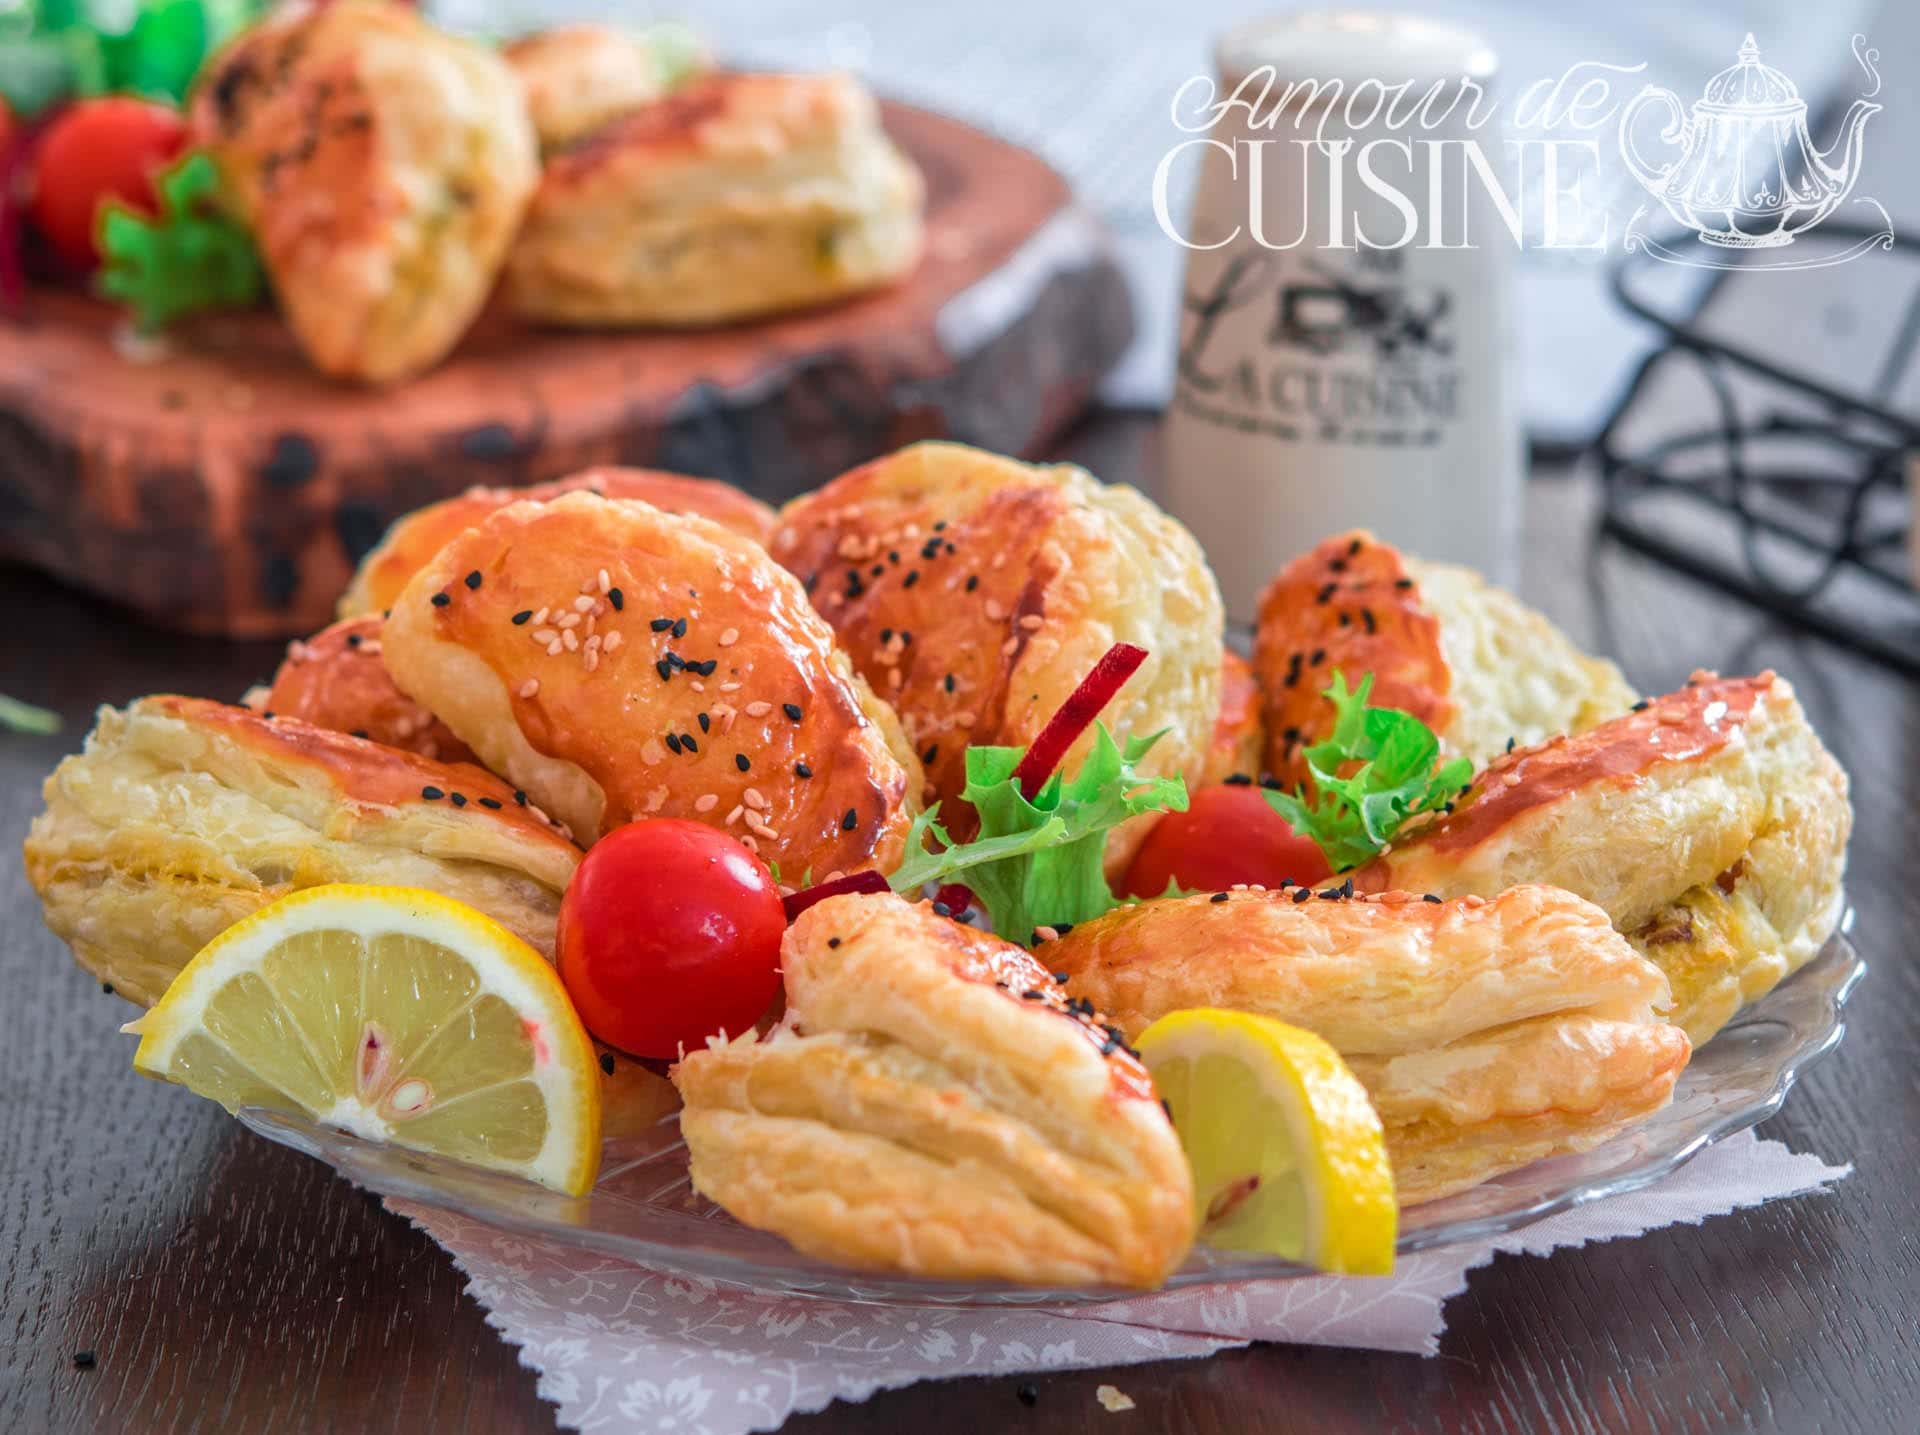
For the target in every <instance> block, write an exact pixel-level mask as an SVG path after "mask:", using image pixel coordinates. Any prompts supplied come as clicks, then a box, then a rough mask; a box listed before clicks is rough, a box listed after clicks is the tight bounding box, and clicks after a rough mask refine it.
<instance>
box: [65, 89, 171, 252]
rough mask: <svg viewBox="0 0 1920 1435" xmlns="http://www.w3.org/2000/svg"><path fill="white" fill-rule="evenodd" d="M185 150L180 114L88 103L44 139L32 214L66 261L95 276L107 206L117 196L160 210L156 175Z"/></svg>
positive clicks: (131, 102) (132, 104) (121, 99)
mask: <svg viewBox="0 0 1920 1435" xmlns="http://www.w3.org/2000/svg"><path fill="white" fill-rule="evenodd" d="M186 147H187V124H186V121H185V120H183V119H182V118H181V117H180V112H179V111H178V110H173V109H169V108H168V107H167V106H165V105H157V104H154V103H152V102H151V101H149V100H139V99H134V98H133V97H132V96H130V95H108V96H105V97H103V98H101V99H95V100H82V101H80V102H79V103H78V104H76V105H74V106H72V107H71V108H70V109H68V110H66V111H65V112H64V113H62V114H61V115H60V116H59V118H57V119H55V120H54V121H53V123H52V124H51V125H49V126H48V128H47V132H46V133H45V134H44V135H42V136H41V137H40V142H39V144H38V145H37V146H36V148H35V153H34V159H33V173H32V176H31V178H30V179H29V180H28V184H29V187H30V189H31V197H30V198H29V200H28V204H27V217H28V218H29V219H30V220H31V221H32V223H33V226H34V228H36V229H38V230H39V231H40V233H41V235H42V236H43V237H44V238H45V239H46V241H47V243H48V245H49V246H51V247H52V249H53V252H54V253H55V254H56V255H58V256H59V257H60V259H61V260H62V261H63V262H64V263H66V264H68V265H70V266H72V267H73V268H75V269H77V270H80V271H82V272H91V271H92V270H93V269H94V267H95V266H96V265H98V264H99V262H100V253H99V250H98V249H96V248H95V246H94V234H95V225H96V224H97V223H98V221H99V213H100V205H101V202H102V201H103V200H105V199H106V198H108V197H109V196H112V197H114V198H117V199H120V200H123V201H125V202H126V203H127V204H128V205H130V206H131V207H132V208H134V209H137V210H139V211H141V212H142V213H144V214H153V213H155V212H156V210H157V209H158V206H159V197H158V196H157V195H156V194H155V193H154V187H153V183H154V177H155V176H156V175H157V174H158V173H159V171H161V170H162V169H165V168H166V167H167V165H168V164H170V163H171V162H172V161H173V160H174V158H175V157H176V156H177V155H179V153H180V152H181V151H182V150H183V149H185V148H186Z"/></svg>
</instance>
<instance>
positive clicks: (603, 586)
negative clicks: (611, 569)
mask: <svg viewBox="0 0 1920 1435" xmlns="http://www.w3.org/2000/svg"><path fill="white" fill-rule="evenodd" d="M612 590H613V579H611V578H609V577H608V576H607V570H606V569H604V568H602V569H601V570H600V591H601V592H602V593H607V592H611V591H612Z"/></svg>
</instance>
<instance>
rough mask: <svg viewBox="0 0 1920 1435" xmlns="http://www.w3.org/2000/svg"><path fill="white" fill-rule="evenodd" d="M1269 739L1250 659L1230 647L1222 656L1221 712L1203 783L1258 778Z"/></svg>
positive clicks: (1215, 722) (1214, 728) (1215, 728)
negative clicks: (1261, 719)
mask: <svg viewBox="0 0 1920 1435" xmlns="http://www.w3.org/2000/svg"><path fill="white" fill-rule="evenodd" d="M1266 739H1267V733H1266V728H1265V727H1264V726H1263V725H1262V723H1261V721H1260V685H1259V684H1258V683H1256V682H1255V681H1254V677H1253V669H1252V668H1251V667H1249V666H1248V664H1247V660H1246V659H1245V658H1243V657H1241V656H1240V655H1239V654H1238V653H1236V652H1234V651H1233V650H1232V649H1228V650H1226V651H1225V652H1223V653H1222V654H1221V655H1220V715H1219V717H1218V718H1216V719H1215V720H1214V724H1213V741H1212V743H1211V744H1210V745H1209V746H1208V748H1207V761H1206V766H1205V767H1204V768H1202V769H1201V774H1200V782H1201V783H1203V784H1204V783H1214V782H1225V781H1226V780H1227V779H1228V778H1229V777H1234V776H1245V777H1257V776H1258V775H1259V774H1260V772H1261V770H1262V768H1261V763H1262V760H1263V757H1264V754H1265V749H1266Z"/></svg>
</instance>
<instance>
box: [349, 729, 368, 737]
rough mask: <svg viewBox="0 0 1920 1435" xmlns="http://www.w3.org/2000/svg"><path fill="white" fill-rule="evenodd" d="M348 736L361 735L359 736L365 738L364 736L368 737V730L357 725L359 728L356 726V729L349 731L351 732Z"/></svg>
mask: <svg viewBox="0 0 1920 1435" xmlns="http://www.w3.org/2000/svg"><path fill="white" fill-rule="evenodd" d="M347 736H348V737H359V738H364V737H366V736H367V730H366V729H365V728H363V727H357V728H355V729H353V731H351V732H349V733H348V734H347Z"/></svg>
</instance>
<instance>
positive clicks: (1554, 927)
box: [1039, 886, 1690, 1206]
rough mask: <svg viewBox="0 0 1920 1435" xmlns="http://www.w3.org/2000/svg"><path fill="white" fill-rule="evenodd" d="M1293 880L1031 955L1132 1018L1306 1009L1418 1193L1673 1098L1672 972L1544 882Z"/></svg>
mask: <svg viewBox="0 0 1920 1435" xmlns="http://www.w3.org/2000/svg"><path fill="white" fill-rule="evenodd" d="M1297 898H1298V893H1297V892H1294V891H1251V890H1249V891H1243V892H1232V893H1229V894H1227V896H1226V899H1225V900H1224V901H1222V900H1215V899H1214V898H1213V897H1212V896H1206V895H1203V896H1195V897H1181V898H1163V899H1159V900H1155V901H1150V902H1142V903H1138V904H1135V905H1132V906H1127V907H1121V908H1118V909H1116V910H1115V911H1113V912H1110V913H1108V914H1107V915H1106V916H1104V917H1099V918H1096V919H1095V920H1093V921H1091V922H1085V923H1082V924H1080V925H1078V926H1076V927H1074V928H1073V930H1072V931H1070V932H1068V933H1067V934H1066V935H1064V936H1062V937H1061V938H1060V939H1059V940H1058V941H1055V942H1049V943H1047V944H1046V946H1045V947H1044V948H1042V949H1041V951H1040V953H1039V955H1040V957H1041V958H1042V959H1044V961H1045V962H1046V964H1047V965H1048V966H1049V967H1051V968H1052V969H1054V970H1055V971H1057V972H1061V973H1064V974H1065V976H1066V987H1067V991H1068V992H1069V993H1071V994H1072V995H1073V996H1075V997H1080V998H1085V999H1086V1000H1089V1001H1091V1002H1092V1003H1093V1004H1094V1005H1095V1006H1097V1007H1099V1008H1100V1009H1101V1010H1103V1011H1105V1012H1106V1013H1107V1014H1108V1015H1109V1017H1111V1019H1112V1020H1113V1021H1115V1022H1116V1023H1118V1024H1119V1025H1120V1027H1121V1028H1122V1029H1124V1030H1125V1031H1126V1032H1127V1034H1128V1035H1129V1036H1138V1035H1139V1033H1140V1032H1141V1031H1143V1030H1145V1029H1146V1028H1147V1027H1148V1026H1149V1025H1151V1024H1152V1023H1153V1022H1154V1021H1155V1020H1156V1019H1157V1018H1159V1017H1162V1016H1164V1015H1166V1014H1167V1013H1169V1012H1174V1011H1180V1010H1183V1009H1186V1008H1190V1007H1225V1008H1227V1009H1229V1010H1233V1011H1248V1012H1254V1013H1257V1014H1259V1015H1262V1016H1270V1017H1274V1018H1276V1019H1278V1020H1280V1021H1284V1022H1287V1023H1289V1024H1290V1025H1293V1026H1299V1027H1304V1028H1305V1029H1306V1030H1308V1031H1311V1032H1313V1033H1315V1034H1316V1035H1318V1036H1320V1037H1322V1038H1324V1039H1325V1040H1326V1041H1327V1042H1329V1043H1330V1044H1331V1045H1332V1046H1333V1047H1334V1049H1335V1050H1337V1051H1338V1052H1339V1053H1340V1054H1341V1056H1342V1057H1344V1058H1345V1060H1346V1062H1347V1065H1348V1066H1350V1067H1351V1068H1352V1069H1353V1073H1354V1075H1355V1076H1357V1077H1359V1078H1360V1081H1361V1083H1362V1084H1363V1085H1364V1086H1365V1087H1366V1088H1367V1092H1368V1095H1369V1096H1371V1097H1372V1099H1373V1103H1374V1106H1375V1108H1376V1109H1377V1110H1378V1112H1379V1114H1380V1120H1381V1123H1382V1125H1383V1126H1384V1127H1385V1129H1386V1137H1387V1153H1388V1156H1389V1158H1390V1159H1391V1160H1392V1162H1393V1173H1394V1186H1395V1189H1396V1191H1397V1192H1398V1194H1399V1198H1400V1202H1401V1204H1402V1205H1405V1206H1410V1205H1417V1204H1419V1203H1421V1202H1423V1201H1431V1200H1435V1199H1438V1198H1440V1197H1442V1196H1447V1195H1450V1194H1452V1193H1454V1192H1456V1191H1460V1190H1464V1189H1466V1188H1468V1187H1470V1186H1475V1185H1478V1184H1479V1183H1480V1182H1482V1181H1485V1180H1487V1179H1488V1178H1489V1177H1492V1176H1495V1175H1498V1174H1499V1173H1500V1172H1502V1171H1509V1170H1512V1169H1514V1168H1515V1167H1518V1166H1523V1165H1526V1164H1527V1163H1528V1162H1531V1161H1537V1160H1540V1159H1542V1158H1544V1157H1547V1156H1553V1155H1558V1154H1561V1153H1564V1152H1568V1151H1584V1150H1587V1149H1588V1148H1590V1147H1593V1146H1596V1145H1598V1144H1599V1143H1600V1142H1602V1141H1604V1140H1606V1139H1607V1137H1609V1136H1611V1135H1613V1134H1614V1133H1615V1132H1616V1131H1618V1130H1619V1129H1620V1128H1621V1127H1623V1126H1625V1125H1626V1124H1628V1123H1629V1122H1631V1121H1635V1120H1638V1119H1640V1118H1642V1117H1644V1116H1646V1115H1648V1114H1650V1113H1651V1112H1653V1111H1656V1110H1658V1109H1659V1108H1660V1107H1662V1106H1664V1105H1665V1104H1666V1103H1667V1101H1668V1100H1669V1099H1670V1097H1671V1096H1672V1093H1673V1084H1674V1081H1675V1080H1676V1079H1677V1078H1678V1076H1679V1074H1680V1070H1681V1068H1682V1067H1684V1066H1685V1065H1686V1062H1687V1058H1688V1054H1689V1051H1690V1047H1689V1044H1688V1041H1687V1038H1686V1036H1685V1035H1684V1034H1683V1033H1682V1032H1681V1031H1680V1029H1679V1028H1678V1027H1675V1026H1673V1025H1670V1024H1669V1023H1667V1022H1666V1021H1664V1020H1662V1019H1661V1016H1660V1013H1661V1011H1662V1010H1663V1009H1664V1008H1665V1007H1666V1006H1667V1003H1668V988H1667V981H1666V978H1665V977H1664V976H1663V975H1662V974H1661V972H1660V970H1659V969H1658V968H1657V967H1655V966H1654V965H1653V964H1652V963H1650V962H1648V961H1646V960H1645V959H1644V958H1642V957H1641V956H1640V955H1639V954H1638V953H1636V952H1635V951H1634V950H1633V948H1632V947H1631V946H1629V945H1628V944H1627V942H1626V941H1625V940H1624V939H1622V938H1621V936H1620V935H1619V934H1618V933H1617V932H1615V931H1614V930H1613V928H1612V926H1611V925H1610V924H1609V923H1608V921H1607V916H1606V913H1604V912H1602V911H1601V910H1600V909H1599V908H1597V907H1595V906H1593V905H1592V904H1591V903H1589V902H1585V901H1582V900H1581V899H1579V898H1578V897H1575V896H1573V895H1572V894H1571V893H1568V892H1563V891H1560V890H1557V889H1555V888H1552V887H1539V886H1523V887H1510V888H1508V889H1507V890H1506V891H1503V892H1501V893H1500V894H1499V895H1498V896H1496V897H1492V898H1485V899H1483V898H1479V897H1465V898H1457V899H1454V900H1451V901H1447V902H1428V901H1426V900H1424V899H1423V897H1421V896H1419V895H1415V894H1413V893H1409V892H1397V891H1396V892H1390V893H1387V894H1384V895H1381V896H1375V897H1339V898H1335V899H1333V900H1325V899H1322V898H1319V897H1314V898H1310V899H1308V900H1305V901H1301V900H1297Z"/></svg>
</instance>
